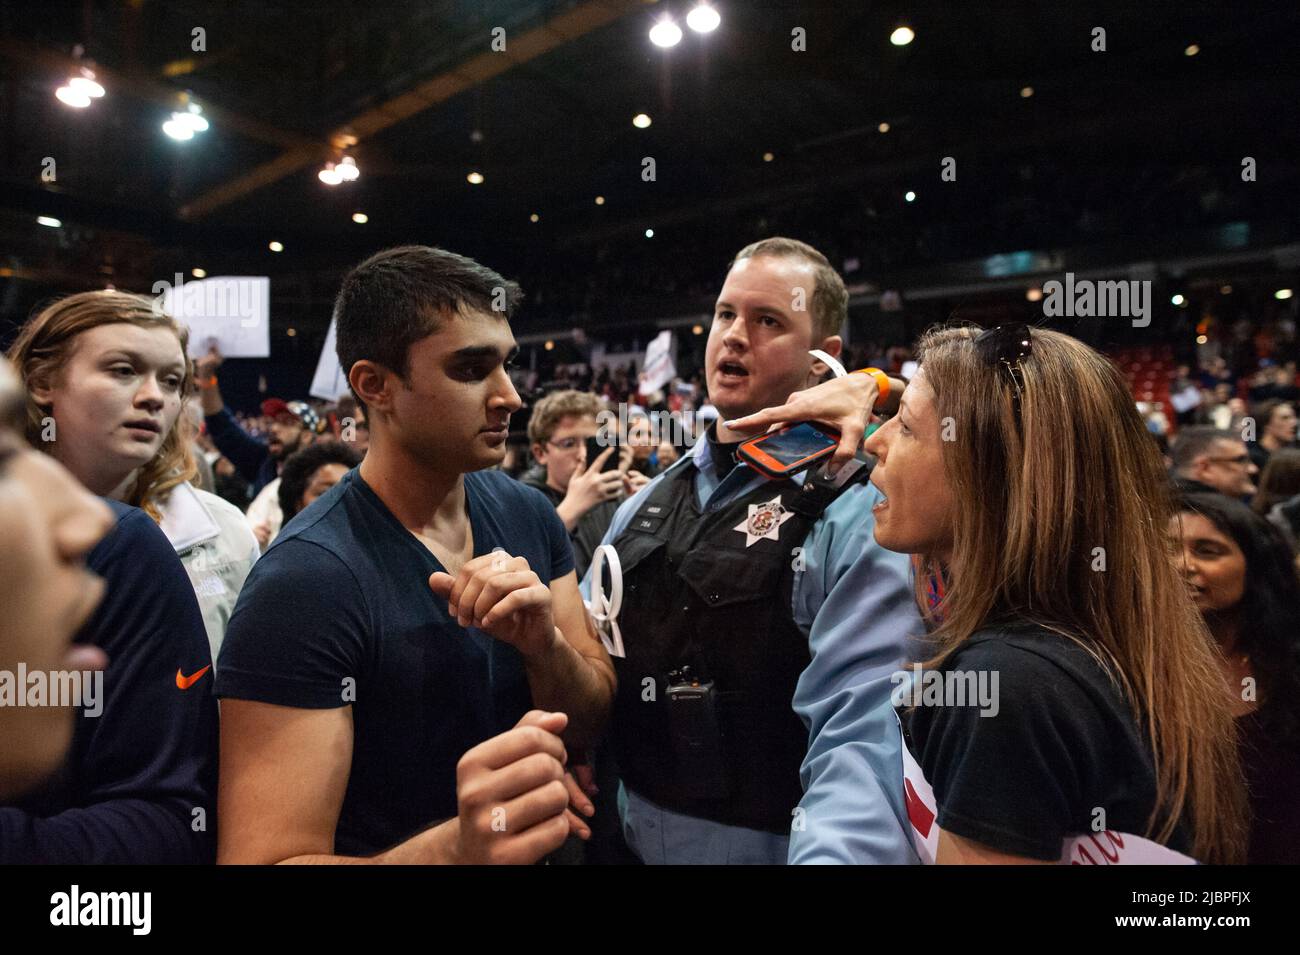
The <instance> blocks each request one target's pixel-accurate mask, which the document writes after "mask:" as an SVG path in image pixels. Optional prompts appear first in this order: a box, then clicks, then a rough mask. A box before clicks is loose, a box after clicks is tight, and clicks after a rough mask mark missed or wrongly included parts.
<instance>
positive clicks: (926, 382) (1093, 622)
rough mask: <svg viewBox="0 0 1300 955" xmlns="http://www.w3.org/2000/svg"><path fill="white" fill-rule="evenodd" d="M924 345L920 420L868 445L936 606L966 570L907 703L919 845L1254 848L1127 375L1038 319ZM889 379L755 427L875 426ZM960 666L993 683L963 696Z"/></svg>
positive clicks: (913, 387)
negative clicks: (872, 417)
mask: <svg viewBox="0 0 1300 955" xmlns="http://www.w3.org/2000/svg"><path fill="white" fill-rule="evenodd" d="M919 351H920V354H921V370H920V372H919V373H918V374H917V376H916V377H915V378H914V379H913V380H912V381H911V382H910V383H909V385H908V387H907V389H906V391H905V392H904V394H903V398H902V402H901V406H900V410H899V413H898V414H897V415H895V416H894V417H893V418H891V419H890V420H889V421H888V422H887V423H886V424H884V425H883V427H881V428H880V429H879V430H878V431H877V432H875V433H874V434H873V435H872V436H871V437H870V438H869V439H868V440H867V442H866V449H867V450H868V451H869V452H871V453H873V454H876V455H877V456H878V463H877V465H876V467H875V470H874V472H873V473H872V476H871V481H872V483H873V484H875V485H876V486H877V487H878V488H879V489H880V491H881V492H882V493H883V494H885V496H886V500H885V501H884V502H882V503H881V504H879V505H877V508H876V512H875V513H876V529H875V534H876V540H877V541H878V542H879V543H880V544H881V545H882V546H884V547H886V548H888V549H890V550H895V551H904V552H908V553H912V554H915V555H918V556H919V559H920V566H921V568H922V572H921V573H920V574H918V575H917V583H918V599H920V600H921V601H922V605H923V606H926V605H927V604H928V603H929V601H927V600H925V597H924V590H925V587H924V585H925V584H926V583H928V581H930V580H931V579H932V578H933V577H938V578H939V579H940V580H941V581H942V583H943V587H942V590H941V592H942V595H943V596H942V598H941V599H940V600H939V601H938V603H937V606H933V607H928V608H927V609H929V610H930V615H931V620H932V622H933V623H934V625H935V629H934V630H933V631H932V633H931V634H930V635H929V639H930V641H931V643H930V659H928V660H927V661H926V662H925V664H924V668H923V670H922V672H921V673H920V674H919V675H918V674H913V676H914V677H915V678H916V680H917V681H918V682H917V687H918V690H917V691H916V692H915V693H912V692H907V693H904V694H903V697H904V699H903V702H905V703H906V704H909V706H908V707H907V708H906V709H905V710H904V712H903V713H902V720H903V723H904V726H905V729H906V731H907V732H906V733H905V737H906V742H907V743H908V747H907V749H908V751H909V754H910V757H911V758H910V759H906V758H905V760H904V776H905V779H906V782H905V787H906V791H907V803H908V810H909V812H908V815H909V821H910V823H911V829H912V836H913V843H914V846H915V847H916V849H917V851H918V854H919V855H920V857H921V858H922V860H923V861H935V862H939V863H959V864H962V863H964V864H971V863H1004V864H1005V863H1029V862H1047V863H1050V862H1083V863H1087V862H1096V863H1105V862H1112V863H1113V862H1117V861H1121V862H1129V861H1157V860H1158V861H1190V860H1192V859H1195V860H1197V861H1202V862H1230V861H1239V860H1240V859H1241V858H1242V856H1243V855H1244V850H1245V812H1246V810H1245V796H1244V793H1243V791H1242V789H1241V784H1240V770H1239V766H1238V760H1237V754H1236V748H1235V738H1234V731H1233V723H1232V715H1231V712H1230V708H1229V699H1228V696H1227V693H1226V692H1225V691H1224V688H1223V680H1222V676H1221V674H1220V672H1219V665H1218V661H1217V659H1216V657H1215V651H1214V648H1213V644H1212V642H1211V639H1210V635H1209V633H1208V632H1207V631H1206V628H1205V625H1204V623H1203V622H1202V620H1201V618H1200V615H1199V614H1198V613H1197V611H1196V608H1195V607H1194V606H1193V604H1192V602H1191V600H1190V599H1189V597H1188V595H1187V591H1186V588H1185V587H1184V586H1183V584H1182V582H1181V580H1180V579H1179V575H1178V571H1177V569H1176V567H1175V566H1174V563H1173V561H1171V560H1170V557H1169V550H1168V544H1167V541H1166V540H1165V534H1166V528H1167V526H1168V520H1169V517H1170V515H1171V513H1172V510H1171V506H1172V505H1171V502H1170V500H1169V498H1168V492H1167V490H1166V484H1165V477H1164V472H1163V468H1162V467H1161V462H1160V459H1159V455H1158V454H1157V452H1156V449H1155V447H1154V445H1153V443H1152V442H1151V439H1150V436H1149V435H1148V434H1147V433H1146V430H1145V428H1144V427H1143V424H1142V420H1141V418H1140V416H1139V415H1138V413H1137V411H1136V408H1135V406H1134V404H1133V400H1132V397H1131V396H1130V395H1129V393H1128V390H1127V388H1126V387H1125V384H1124V381H1123V379H1122V378H1121V376H1120V375H1119V373H1118V372H1117V371H1116V370H1115V368H1114V366H1112V365H1111V364H1110V363H1109V362H1108V361H1107V360H1106V359H1105V358H1103V357H1102V356H1101V355H1099V354H1098V353H1097V352H1095V351H1093V350H1092V349H1090V348H1088V347H1087V346H1086V345H1084V344H1082V343H1081V342H1079V341H1077V340H1075V339H1073V338H1070V337H1069V336H1067V335H1063V334H1061V333H1059V332H1053V331H1049V330H1045V329H1038V328H1035V329H1030V328H1028V327H1027V326H1025V325H1019V326H1004V327H1002V328H999V329H992V330H989V331H980V330H979V329H973V328H950V329H942V330H937V331H932V332H930V333H929V334H927V335H926V336H924V337H923V338H922V340H921V342H920V344H919ZM875 387H876V386H875V384H874V382H873V381H872V380H871V376H869V375H851V376H849V377H848V378H846V379H842V380H839V381H835V382H831V383H828V384H826V385H822V386H820V387H819V388H818V389H813V390H811V391H809V392H804V393H803V395H802V396H800V397H799V399H798V400H797V401H792V402H791V403H790V404H788V405H786V406H783V407H781V408H777V409H772V410H770V411H768V412H764V413H763V414H761V415H756V416H752V417H751V418H747V419H742V420H741V421H739V422H736V423H735V424H737V425H738V426H740V427H745V428H754V427H761V426H763V425H767V424H771V423H773V422H775V421H781V420H786V421H789V420H797V419H817V420H822V421H826V422H828V423H840V424H841V425H842V426H843V427H844V429H845V430H846V431H849V430H851V429H853V428H858V429H859V430H858V431H857V435H856V436H855V437H854V440H856V437H857V436H860V435H861V430H860V427H861V423H862V422H863V421H865V418H866V415H867V410H868V409H869V408H870V402H871V401H873V400H874V398H875ZM864 396H865V401H864ZM846 437H849V435H847V434H846ZM995 676H996V678H997V682H996V683H993V678H994V677H995ZM958 678H959V679H960V681H961V682H962V683H963V685H964V686H966V687H981V688H985V689H989V688H991V689H992V690H993V691H994V692H993V695H992V697H991V698H986V697H985V696H984V695H983V694H982V693H973V694H967V697H968V698H967V699H965V700H958V699H957V698H956V695H955V694H954V693H953V692H951V688H952V687H955V686H956V685H957V683H958ZM972 678H973V679H972ZM981 681H982V682H981ZM927 687H928V688H930V689H932V690H934V692H932V693H929V692H925V689H926V688H927ZM972 696H975V697H977V698H975V699H972V698H970V697H972Z"/></svg>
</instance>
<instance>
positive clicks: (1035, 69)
mask: <svg viewBox="0 0 1300 955" xmlns="http://www.w3.org/2000/svg"><path fill="white" fill-rule="evenodd" d="M692 5H693V3H691V4H688V3H686V2H677V0H674V2H642V0H535V2H521V0H484V2H474V3H471V2H463V0H419V2H414V0H411V2H406V0H374V2H368V3H354V2H333V0H321V2H304V3H285V2H275V0H222V2H201V0H167V2H161V0H93V2H92V0H86V2H82V3H28V2H14V0H5V2H2V3H0V57H2V59H3V67H2V68H0V159H2V162H0V190H2V191H0V313H2V315H3V318H4V319H5V321H6V322H8V323H10V324H12V323H13V322H14V321H19V320H21V319H22V317H23V316H24V315H26V314H27V312H28V311H29V310H30V308H31V307H32V306H33V305H34V304H35V303H36V302H37V301H39V300H41V299H42V298H45V297H48V296H49V295H51V294H56V293H58V292H61V291H73V290H76V289H78V288H86V287H95V286H97V285H103V284H107V283H110V282H111V283H114V284H116V285H117V286H118V287H121V288H129V289H134V290H138V291H147V290H148V289H149V287H150V285H151V283H152V282H153V281H154V280H155V279H158V278H164V277H170V276H171V274H172V273H173V272H175V271H184V272H187V273H188V272H189V270H190V269H191V268H196V267H203V268H205V269H206V270H207V271H208V272H210V273H213V274H217V273H225V274H268V275H270V276H272V282H273V288H274V289H275V292H274V295H275V300H276V302H277V308H276V311H275V313H274V315H273V321H274V322H277V323H283V322H285V321H292V322H294V323H297V324H298V325H299V326H300V327H303V328H304V329H306V330H307V334H308V335H309V336H317V338H318V337H319V335H321V334H323V329H324V327H325V325H326V323H327V322H328V317H329V301H330V298H331V296H332V294H333V292H334V290H335V288H336V287H337V281H338V277H339V275H340V274H341V270H342V269H343V268H345V267H346V266H347V265H348V264H349V263H352V262H355V261H357V260H358V259H360V258H362V257H364V256H365V255H367V254H369V253H370V252H373V251H375V250H377V249H379V248H382V247H384V246H387V245H392V244H396V243H401V242H422V243H430V244H438V245H444V246H446V247H448V248H452V249H454V250H456V251H461V252H465V253H467V254H471V255H474V256H476V257H479V258H481V259H482V260H483V261H484V262H486V263H487V264H490V265H492V266H494V267H496V268H497V269H499V270H501V271H502V272H504V273H506V274H507V275H509V276H510V277H512V278H516V279H518V280H520V281H521V283H522V284H523V285H524V288H525V292H526V293H527V294H528V300H527V301H528V305H527V306H526V307H525V310H524V313H523V315H522V316H521V318H520V322H521V325H520V329H519V330H520V331H522V332H528V331H529V330H535V331H539V332H545V331H546V330H548V329H550V328H560V327H569V326H574V325H580V324H583V323H587V324H589V325H590V326H591V327H593V328H599V327H607V326H609V325H611V324H617V323H618V322H619V321H622V320H630V319H631V318H634V317H636V316H642V317H652V316H653V315H654V314H655V313H656V311H657V312H658V313H661V314H668V315H670V314H674V310H676V312H677V313H680V312H682V311H683V310H689V309H690V308H694V307H696V305H698V303H699V301H700V300H701V299H702V298H704V297H706V296H707V292H708V290H709V289H710V288H711V287H712V288H716V284H715V283H716V279H717V277H718V276H719V275H721V273H722V271H723V270H724V269H725V266H726V263H727V260H728V257H729V256H730V254H731V253H733V252H734V251H735V250H736V249H737V248H739V247H740V246H741V245H743V244H745V243H747V242H749V241H752V240H753V239H755V238H758V237H761V236H762V235H765V234H771V233H772V232H775V231H782V230H785V231H789V232H792V233H795V232H798V233H801V235H800V237H804V238H809V239H810V240H816V241H821V242H824V243H825V244H826V245H827V246H829V248H828V249H827V251H828V254H831V256H832V259H833V260H834V261H835V262H836V264H837V265H843V264H844V263H845V262H846V261H847V260H849V259H852V260H853V265H854V268H853V269H852V270H849V269H846V271H852V272H856V275H857V278H858V279H859V280H861V281H865V286H864V287H867V288H871V287H875V286H877V285H881V286H882V287H884V286H883V285H882V283H885V284H888V283H890V282H893V283H894V284H895V285H897V284H900V283H902V284H905V283H904V282H903V277H906V276H908V275H917V274H921V273H922V272H924V271H925V270H927V269H929V270H936V269H938V270H942V269H943V268H944V267H947V266H949V265H951V264H953V263H960V262H966V261H970V260H974V259H978V258H980V257H988V256H994V255H998V254H1010V253H1018V254H1028V253H1032V252H1035V251H1043V252H1045V251H1048V250H1052V249H1060V248H1076V247H1087V248H1090V249H1102V250H1105V249H1107V248H1109V249H1112V250H1114V251H1115V255H1116V256H1117V257H1122V255H1123V254H1124V252H1123V251H1122V250H1124V249H1125V248H1127V247H1128V246H1130V245H1132V244H1133V243H1143V244H1145V247H1147V248H1155V247H1163V246H1164V245H1170V244H1171V243H1172V245H1175V246H1177V247H1178V248H1179V249H1183V250H1185V251H1187V252H1188V253H1189V254H1191V253H1198V252H1204V253H1209V252H1213V251H1214V250H1215V248H1217V247H1220V246H1222V247H1225V248H1227V247H1243V246H1254V245H1260V244H1269V245H1273V246H1286V245H1287V244H1288V243H1289V244H1294V243H1296V242H1297V241H1298V240H1297V232H1298V231H1300V230H1298V229H1297V218H1298V216H1300V213H1298V212H1297V210H1298V209H1300V203H1298V201H1297V200H1298V199H1300V174H1298V173H1297V162H1296V156H1297V155H1298V154H1300V124H1298V123H1297V122H1296V110H1297V103H1300V95H1298V94H1300V57H1297V55H1296V50H1297V49H1300V18H1298V17H1297V14H1296V8H1295V6H1294V5H1293V4H1259V5H1251V4H1245V5H1232V6H1228V5H1225V4H1223V3H1221V2H1218V0H1213V2H1210V0H1189V2H1180V3H1168V2H1160V3H1131V2H1129V3H1042V2H1006V3H1002V2H997V3H966V2H953V0H948V2H935V0H915V2H908V3H901V2H897V3H867V2H853V3H830V2H779V0H774V2H739V0H730V2H727V0H718V2H717V3H716V4H715V6H716V7H717V9H718V10H719V12H720V13H721V15H722V25H721V26H720V27H719V29H717V30H716V31H714V32H713V33H711V34H707V35H698V34H695V33H693V32H691V31H689V30H687V31H685V32H686V35H685V37H684V39H683V41H682V42H681V43H680V44H678V45H677V46H676V47H673V48H672V49H667V50H665V49H660V48H658V47H656V46H654V45H652V44H651V43H650V42H649V41H648V39H647V31H648V29H649V28H650V26H651V25H653V23H654V22H655V20H656V19H657V18H659V17H661V16H663V15H664V14H665V13H672V14H674V15H675V16H676V17H677V18H678V20H679V21H680V20H681V18H682V17H683V16H684V15H685V13H686V12H687V10H688V9H689V7H690V6H692ZM900 23H906V24H908V25H909V26H911V27H912V28H913V29H914V30H915V34H916V39H915V40H914V42H912V43H911V44H909V45H907V46H895V45H892V44H891V43H890V34H891V31H892V30H893V29H894V28H895V27H896V26H897V25H899V24H900ZM1097 27H1101V28H1103V29H1104V30H1105V46H1106V48H1105V50H1104V51H1099V50H1096V49H1094V46H1095V45H1096V44H1095V33H1094V30H1095V28H1097ZM497 28H500V29H499V30H498V29H497ZM196 31H201V32H198V33H196ZM501 31H504V32H503V33H502V32H501ZM494 36H503V37H504V39H505V49H504V50H498V49H493V39H494ZM196 37H201V38H202V43H201V44H200V43H198V42H197V41H196ZM800 37H802V42H801V41H800ZM1192 45H1195V46H1196V47H1197V51H1196V52H1195V54H1194V55H1189V52H1188V48H1189V47H1190V46H1192ZM196 46H201V47H202V49H195V47H196ZM78 47H80V48H81V51H80V55H81V57H82V58H81V60H80V61H78V60H77V59H76V57H77V56H78V55H79V51H78V50H77V48H78ZM88 64H89V65H91V66H92V68H93V69H94V70H95V73H96V77H97V80H98V81H99V82H101V83H102V85H103V86H104V87H105V89H106V90H107V95H106V96H104V97H103V98H101V99H98V100H95V101H94V102H93V104H92V105H91V106H90V107H89V108H86V109H71V108H68V107H67V106H65V105H63V104H62V103H60V102H59V101H57V100H56V99H55V95H54V91H55V89H56V88H57V87H58V86H59V85H60V84H61V83H64V82H66V80H67V78H68V77H69V76H71V75H73V73H74V72H75V71H76V70H77V69H79V67H80V66H81V65H88ZM1029 91H1032V92H1029ZM185 94H188V96H189V97H190V98H191V100H192V101H193V102H195V103H197V104H199V105H200V106H201V108H202V110H203V115H204V117H206V118H207V119H208V120H209V121H210V124H211V125H210V128H209V129H208V130H207V131H205V132H202V133H199V134H197V135H196V136H195V137H194V138H193V139H192V140H190V141H188V142H177V141H175V140H173V139H171V138H169V137H168V136H166V135H164V134H163V132H162V131H161V124H162V122H163V121H164V120H166V119H167V117H168V115H169V113H170V112H171V111H173V110H175V109H184V106H183V105H182V97H183V96H184V95H185ZM638 113H646V114H648V115H649V116H650V117H651V118H652V124H651V125H650V126H649V127H648V128H637V127H636V126H634V125H633V123H632V118H633V116H634V115H636V114H638ZM882 130H885V131H882ZM349 137H351V138H354V139H355V143H352V142H351V138H349ZM349 143H351V144H350V145H349ZM341 150H346V152H348V153H349V154H350V155H352V156H353V157H355V161H356V164H357V166H358V167H359V169H360V170H361V175H360V177H359V178H358V179H357V180H356V181H355V182H346V183H343V184H342V185H340V186H337V187H329V186H326V185H324V184H323V183H322V182H321V181H320V180H319V179H318V172H319V171H320V170H321V168H322V166H323V165H324V164H325V163H326V162H329V161H331V160H334V159H337V158H338V157H339V156H340V155H341ZM765 154H770V159H767V160H765ZM945 157H952V158H953V159H954V160H955V163H956V170H957V177H956V180H955V181H952V182H944V181H941V178H940V169H941V163H942V161H943V159H944V158H945ZM1244 157H1252V158H1253V159H1254V160H1255V162H1256V165H1257V176H1256V179H1255V180H1254V181H1251V182H1243V180H1242V176H1241V169H1242V161H1243V158H1244ZM51 159H52V160H53V163H54V168H55V169H56V175H55V177H54V179H53V181H48V176H43V175H42V172H43V170H45V169H46V168H47V165H48V163H49V160H51ZM647 159H651V160H653V166H654V173H655V175H654V178H653V180H652V181H648V180H647V178H646V177H645V176H644V175H643V172H644V170H645V169H646V164H645V161H646V160H647ZM471 172H478V173H479V174H481V176H482V177H483V182H482V183H480V184H477V185H475V184H471V183H470V182H469V181H467V176H468V175H469V174H470V173H471ZM908 191H912V192H913V193H914V201H906V200H905V199H904V198H903V197H904V195H905V193H906V192H908ZM597 196H600V197H603V199H604V202H603V204H599V205H598V204H597V202H596V197H597ZM356 212H363V213H364V214H365V215H366V216H367V217H368V219H367V221H366V222H365V223H364V224H358V223H356V222H354V221H353V214H354V213H356ZM534 215H535V216H536V217H537V221H532V219H531V218H530V217H532V216H534ZM37 216H51V217H55V218H57V219H58V220H59V221H60V222H61V223H62V225H61V227H58V228H49V227H44V226H41V225H39V224H38V223H37ZM647 229H652V230H653V231H654V236H653V238H649V239H648V238H647V237H646V230H647ZM1242 229H1245V230H1246V231H1245V238H1244V239H1243V237H1242V235H1243V234H1242V232H1241V230H1242ZM1233 230H1236V231H1233ZM846 235H848V236H851V238H848V239H846V238H844V236H846ZM272 240H275V241H278V242H281V243H283V245H284V251H283V252H282V253H279V254H276V253H272V252H270V251H269V249H268V243H269V242H270V241H272ZM592 276H596V277H597V278H596V279H593V278H592ZM849 277H850V279H851V280H852V279H853V278H854V275H850V276H849ZM647 302H648V303H653V304H645V303H647Z"/></svg>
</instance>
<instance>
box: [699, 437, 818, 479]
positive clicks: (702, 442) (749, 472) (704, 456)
mask: <svg viewBox="0 0 1300 955" xmlns="http://www.w3.org/2000/svg"><path fill="white" fill-rule="evenodd" d="M714 427H716V424H711V425H709V428H710V429H712V428H714ZM685 458H686V459H687V460H689V461H690V462H691V463H692V464H694V465H695V467H696V468H698V469H699V470H700V471H703V472H704V473H705V474H713V473H715V472H714V470H713V444H712V442H710V441H709V439H708V434H707V433H706V434H702V435H700V437H699V439H698V440H697V441H696V442H695V445H694V446H693V447H692V448H691V450H690V452H689V453H688V454H686V455H685ZM739 467H740V468H743V470H740V471H739V473H740V474H742V475H744V476H745V480H749V479H750V478H754V477H762V475H760V474H759V472H758V471H755V470H754V469H753V468H751V467H750V466H749V465H748V464H747V463H745V461H744V460H741V462H740V465H739ZM817 467H821V465H820V464H819V465H817ZM737 470H738V469H733V470H732V471H731V473H730V474H729V475H728V476H727V477H726V478H725V479H724V480H727V481H729V482H735V481H738V480H740V478H738V477H737V476H736V475H737ZM807 478H808V471H800V472H799V473H798V474H796V475H794V477H792V478H790V480H792V481H794V483H795V484H797V485H799V486H800V487H803V482H804V481H805V480H807ZM764 480H766V478H764ZM772 483H773V484H775V483H778V482H775V481H773V482H772Z"/></svg>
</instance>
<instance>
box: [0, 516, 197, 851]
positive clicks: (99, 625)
mask: <svg viewBox="0 0 1300 955" xmlns="http://www.w3.org/2000/svg"><path fill="white" fill-rule="evenodd" d="M105 503H106V504H108V506H109V507H110V508H112V510H113V515H114V517H115V518H116V525H115V526H114V528H113V529H112V530H111V531H110V532H109V533H108V534H107V535H105V537H104V539H103V540H101V541H100V542H99V543H98V544H96V545H95V548H94V549H93V550H92V551H91V552H90V554H89V555H87V557H86V567H87V568H88V569H90V570H91V571H93V572H94V573H96V574H98V575H99V576H100V577H103V578H104V582H105V583H106V584H107V585H108V587H107V589H106V590H105V592H104V599H103V600H102V601H101V602H100V604H99V606H98V607H96V608H95V612H94V614H92V615H91V617H90V619H89V620H88V621H87V622H86V625H85V626H84V627H82V629H81V630H80V632H79V633H78V634H77V637H76V640H77V642H78V643H88V644H92V645H94V646H97V647H100V648H101V649H102V650H103V651H104V653H105V654H106V655H107V656H108V666H107V667H105V669H104V673H103V684H102V687H103V691H104V695H103V698H102V699H100V701H99V703H100V704H101V705H102V708H103V711H102V712H101V713H99V714H98V715H96V716H90V715H87V714H86V713H85V711H84V710H83V712H82V713H80V714H78V716H77V717H76V724H75V725H76V729H75V730H74V732H73V736H72V747H71V749H70V750H69V752H68V758H67V760H66V761H65V762H64V764H63V766H62V767H61V768H60V769H59V771H58V772H57V773H56V774H55V775H54V777H53V778H52V779H50V780H48V781H47V782H46V783H45V784H44V785H43V786H42V787H41V788H40V789H39V790H38V791H37V792H34V793H31V794H29V795H28V796H27V797H25V798H24V799H23V800H22V801H21V803H20V804H19V805H18V806H4V807H0V864H4V865H9V864H13V863H42V864H58V865H72V864H76V865H92V864H93V865H105V864H112V865H122V864H131V865H141V864H151V865H156V864H167V865H175V864H178V863H180V864H190V863H210V862H212V859H213V857H214V855H215V853H216V838H215V837H216V821H217V820H216V802H217V800H216V796H217V744H218V737H217V732H218V731H217V701H216V699H215V698H214V697H213V695H212V677H211V676H209V675H208V674H209V671H210V669H211V663H212V656H211V651H210V650H209V649H208V636H207V632H206V631H205V630H204V629H203V614H202V613H201V612H200V611H199V604H198V601H197V600H196V599H195V597H194V586H193V585H192V584H191V583H190V579H189V577H188V576H186V573H185V567H184V566H183V565H182V564H181V560H180V558H179V557H177V556H176V551H175V550H174V549H173V548H172V545H171V542H170V541H168V540H167V537H166V535H164V534H163V532H162V531H161V530H159V528H158V525H157V524H155V523H154V522H153V521H151V520H150V519H149V515H148V514H146V513H145V512H144V511H142V510H140V509H139V508H135V507H129V506H127V505H126V504H122V503H119V502H118V501H105ZM182 674H184V675H185V676H186V677H188V678H191V679H192V682H188V681H187V683H186V685H185V687H184V688H182V686H181V683H180V681H179V678H180V676H181V675H182ZM196 674H197V676H196ZM2 745H4V742H3V740H0V746H2ZM196 810H199V811H196ZM200 822H201V823H202V824H200Z"/></svg>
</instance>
